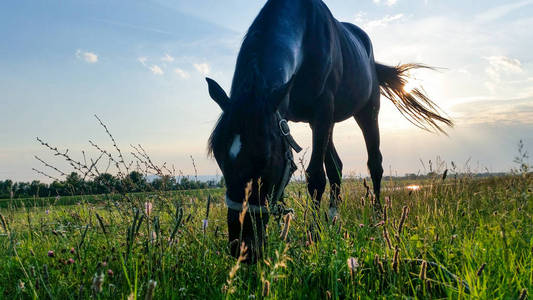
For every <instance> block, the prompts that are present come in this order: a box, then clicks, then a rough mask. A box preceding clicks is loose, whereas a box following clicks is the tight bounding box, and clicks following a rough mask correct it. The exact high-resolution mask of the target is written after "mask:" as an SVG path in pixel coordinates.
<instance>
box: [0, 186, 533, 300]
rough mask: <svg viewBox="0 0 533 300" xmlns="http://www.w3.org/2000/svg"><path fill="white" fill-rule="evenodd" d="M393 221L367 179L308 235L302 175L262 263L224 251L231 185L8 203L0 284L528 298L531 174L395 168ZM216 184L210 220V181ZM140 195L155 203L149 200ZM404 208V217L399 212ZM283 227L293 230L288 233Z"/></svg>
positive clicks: (346, 189) (9, 290) (99, 292)
mask: <svg viewBox="0 0 533 300" xmlns="http://www.w3.org/2000/svg"><path fill="white" fill-rule="evenodd" d="M387 184H388V186H389V187H388V189H386V190H385V191H384V196H387V197H389V199H390V201H388V203H387V204H386V207H387V218H386V220H385V222H381V221H382V220H381V219H375V218H374V217H373V214H372V208H371V203H370V199H365V198H362V196H363V195H364V194H365V193H364V187H363V185H362V183H361V182H360V181H355V180H352V181H346V182H345V184H344V186H343V191H342V196H343V199H344V201H343V203H342V206H341V208H340V216H341V218H340V219H339V220H336V221H335V222H332V220H326V217H325V212H326V211H327V204H326V202H327V201H323V207H322V210H321V211H320V212H319V216H320V218H319V222H320V223H321V224H320V225H321V227H322V230H321V232H320V239H318V240H317V241H310V240H309V239H308V237H307V236H308V235H307V234H306V228H307V227H308V225H309V224H310V222H311V217H310V216H311V215H312V214H311V211H310V210H309V208H308V206H307V204H306V203H307V202H308V198H307V196H306V192H305V186H304V185H303V184H298V183H293V184H291V186H290V187H289V189H288V194H289V197H288V203H289V204H290V206H291V207H293V208H294V210H295V214H294V217H293V218H292V221H290V226H287V225H288V224H286V219H285V220H283V219H282V220H280V221H279V222H277V221H276V220H275V219H272V220H271V222H270V225H269V227H268V233H269V240H268V243H267V246H266V249H265V257H264V259H263V260H262V261H260V262H259V263H258V264H256V265H245V264H240V263H239V262H238V261H236V260H235V259H234V258H232V257H230V256H229V255H228V250H227V233H226V230H227V229H226V225H225V214H226V209H225V207H224V204H223V201H222V195H223V191H222V190H214V191H207V192H204V193H202V194H194V193H192V194H188V193H173V194H165V193H159V194H158V193H155V194H150V195H149V194H137V195H133V196H130V197H128V199H121V200H120V201H114V200H117V199H116V198H113V197H107V198H102V199H101V201H97V202H95V201H92V200H90V199H92V198H84V197H81V198H80V199H79V201H75V202H73V203H76V204H74V205H71V206H59V205H51V204H46V205H45V206H44V207H31V205H27V203H26V208H24V207H22V208H21V207H18V208H5V207H3V208H0V212H1V214H2V226H1V229H0V257H1V258H0V270H1V272H0V298H5V299H16V298H45V299H46V298H61V299H77V298H81V299H83V298H90V297H93V298H102V299H135V298H140V299H151V297H152V298H153V299H181V298H191V299H221V298H240V299H258V298H272V299H287V298H297V299H303V298H305V299H339V298H340V299H343V298H402V297H418V298H451V299H462V298H466V299H469V298H474V299H519V298H520V297H522V298H520V299H526V298H527V297H528V296H527V294H528V293H529V294H531V293H532V292H533V272H532V271H533V239H532V237H533V221H532V214H533V193H532V188H533V178H532V177H531V176H529V177H528V176H512V177H511V176H510V177H497V178H487V179H472V178H468V177H465V178H460V179H454V178H448V179H446V180H444V181H443V180H442V179H440V178H435V179H434V180H430V181H427V182H424V187H422V188H421V189H420V190H418V191H412V190H407V189H403V188H396V189H395V188H393V187H394V186H403V185H404V184H405V183H404V182H387ZM208 192H209V193H211V194H212V201H211V205H210V213H209V217H208V223H207V227H206V228H205V229H204V226H203V225H204V224H205V223H204V222H203V220H204V219H205V218H206V206H207V205H206V202H207V201H206V199H207V193H208ZM145 202H151V203H153V209H152V211H151V212H149V213H148V211H146V209H145ZM402 215H403V217H402ZM285 226H286V227H288V236H287V238H286V240H284V239H283V238H281V237H280V232H281V231H282V229H283V227H285Z"/></svg>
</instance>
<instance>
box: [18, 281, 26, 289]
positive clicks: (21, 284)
mask: <svg viewBox="0 0 533 300" xmlns="http://www.w3.org/2000/svg"><path fill="white" fill-rule="evenodd" d="M24 287H25V283H24V281H22V280H19V288H20V290H22V291H23V290H24Z"/></svg>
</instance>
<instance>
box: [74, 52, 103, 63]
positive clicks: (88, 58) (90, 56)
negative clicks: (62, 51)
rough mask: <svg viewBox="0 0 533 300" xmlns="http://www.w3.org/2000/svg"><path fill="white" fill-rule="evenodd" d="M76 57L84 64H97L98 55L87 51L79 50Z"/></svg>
mask: <svg viewBox="0 0 533 300" xmlns="http://www.w3.org/2000/svg"><path fill="white" fill-rule="evenodd" d="M76 57H77V58H78V59H83V60H84V61H85V62H87V63H90V64H94V63H97V62H98V55H96V54H95V53H93V52H89V51H82V50H80V49H78V50H76Z"/></svg>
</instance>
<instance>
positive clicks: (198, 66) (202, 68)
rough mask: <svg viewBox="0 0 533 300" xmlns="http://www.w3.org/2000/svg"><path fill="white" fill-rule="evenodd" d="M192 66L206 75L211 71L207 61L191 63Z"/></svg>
mask: <svg viewBox="0 0 533 300" xmlns="http://www.w3.org/2000/svg"><path fill="white" fill-rule="evenodd" d="M193 66H194V68H195V69H196V70H197V71H198V72H200V73H201V74H202V75H208V74H209V73H210V71H211V68H210V67H209V64H208V63H199V64H193Z"/></svg>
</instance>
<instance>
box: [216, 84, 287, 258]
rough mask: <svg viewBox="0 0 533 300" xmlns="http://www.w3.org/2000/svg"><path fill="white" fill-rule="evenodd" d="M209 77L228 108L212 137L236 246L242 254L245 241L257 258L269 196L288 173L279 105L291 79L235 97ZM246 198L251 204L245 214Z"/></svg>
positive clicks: (231, 238) (236, 252)
mask: <svg viewBox="0 0 533 300" xmlns="http://www.w3.org/2000/svg"><path fill="white" fill-rule="evenodd" d="M207 82H208V84H209V94H210V96H211V98H213V100H215V102H216V103H218V105H219V106H220V107H221V108H222V115H221V116H220V119H219V121H218V123H217V125H216V127H215V129H214V130H213V133H212V134H211V137H210V139H209V151H210V153H212V155H213V156H214V157H215V159H216V161H217V163H218V166H219V167H220V169H221V170H222V174H223V175H224V180H225V182H226V188H227V189H226V203H227V204H228V219H227V221H228V232H229V242H230V251H231V254H232V255H234V256H238V255H239V252H240V250H239V249H240V247H239V246H240V245H241V242H244V243H245V244H246V246H247V247H248V253H247V255H248V259H250V260H252V261H253V260H255V259H257V258H258V257H259V256H260V255H261V249H262V248H263V245H264V241H265V229H266V225H267V223H268V218H269V214H268V213H267V210H266V209H265V206H266V202H267V200H268V199H270V198H269V197H272V195H273V193H275V192H276V191H277V189H278V186H279V185H280V182H282V179H283V178H282V177H283V176H284V174H283V170H284V167H285V166H286V161H287V158H286V153H287V147H288V145H287V143H286V141H285V140H284V137H283V134H282V133H281V131H280V127H279V118H278V115H277V107H278V105H279V103H280V102H281V101H282V100H283V99H284V98H285V96H286V95H287V92H288V88H289V84H287V85H286V86H282V87H281V88H279V89H276V90H274V91H272V92H271V93H269V95H267V96H257V95H253V94H252V93H249V94H248V95H246V96H240V97H239V98H238V99H233V98H232V99H231V100H230V98H229V97H228V96H227V95H226V93H225V92H224V90H223V89H222V88H221V87H220V86H219V85H218V84H217V83H216V82H215V81H213V80H211V79H207ZM282 188H284V187H282ZM245 199H247V203H248V209H247V212H246V213H245V214H243V213H242V203H243V202H244V201H245Z"/></svg>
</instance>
